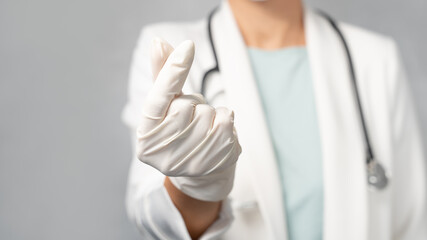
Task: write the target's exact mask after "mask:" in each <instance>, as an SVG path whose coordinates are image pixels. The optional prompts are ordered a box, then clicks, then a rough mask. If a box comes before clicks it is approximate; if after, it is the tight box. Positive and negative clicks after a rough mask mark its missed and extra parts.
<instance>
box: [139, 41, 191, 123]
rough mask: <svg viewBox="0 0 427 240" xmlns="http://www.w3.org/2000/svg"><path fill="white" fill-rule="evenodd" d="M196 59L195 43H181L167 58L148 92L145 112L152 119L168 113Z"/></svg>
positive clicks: (158, 118) (157, 118) (161, 117)
mask: <svg viewBox="0 0 427 240" xmlns="http://www.w3.org/2000/svg"><path fill="white" fill-rule="evenodd" d="M193 59H194V43H193V41H190V40H187V41H184V42H183V43H181V44H180V45H179V46H178V47H177V48H176V49H175V50H174V51H173V52H172V53H171V54H170V55H169V57H168V58H167V60H166V62H165V63H164V66H163V68H161V70H160V72H159V74H158V75H157V78H156V81H155V82H154V85H153V87H152V89H151V91H150V92H149V93H148V96H147V100H146V104H145V106H144V113H145V115H146V117H148V118H150V119H153V120H154V119H155V120H160V119H163V118H164V116H165V115H166V112H167V110H168V108H169V105H170V103H171V102H172V100H173V99H174V98H175V97H176V96H178V95H179V94H180V93H181V90H182V87H183V86H184V83H185V80H186V79H187V76H188V73H189V72H190V68H191V65H192V64H193Z"/></svg>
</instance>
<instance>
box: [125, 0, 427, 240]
mask: <svg viewBox="0 0 427 240" xmlns="http://www.w3.org/2000/svg"><path fill="white" fill-rule="evenodd" d="M339 26H340V28H341V30H342V31H343V33H344V35H345V37H346V38H347V41H348V44H349V46H350V49H351V53H352V56H353V60H354V64H355V68H356V69H355V70H356V74H357V77H358V84H359V91H360V97H361V102H362V105H363V110H364V113H365V117H366V122H367V128H368V130H369V134H370V137H371V141H372V145H373V149H374V152H375V155H376V157H377V159H378V160H379V161H380V162H381V163H382V164H383V166H384V167H385V169H386V171H387V172H388V174H389V177H390V182H389V186H388V187H387V189H385V190H384V191H380V192H372V191H369V190H368V185H367V180H366V165H365V158H366V153H365V149H364V140H363V134H362V133H363V132H362V128H361V123H360V117H359V113H358V110H357V107H356V102H355V96H354V93H353V88H352V85H351V80H350V76H349V69H348V64H347V58H346V55H345V52H344V49H343V45H342V43H341V42H340V40H339V38H338V36H337V34H336V32H334V30H333V29H332V27H331V26H330V24H329V23H328V22H327V21H326V20H325V19H324V18H323V17H321V16H320V15H318V14H317V13H316V12H314V11H313V10H310V9H309V8H308V7H306V9H305V30H306V42H307V49H308V55H309V60H310V64H311V71H312V78H313V84H314V93H315V100H316V108H317V114H318V125H319V128H320V137H321V146H322V148H321V149H322V160H323V176H324V179H323V183H324V221H323V224H324V226H323V229H324V230H323V234H324V235H323V239H326V240H343V239H346V240H351V239H354V240H364V239H372V240H386V239H410V240H425V239H427V222H426V176H425V157H424V153H423V149H422V144H421V137H420V130H419V126H418V122H417V119H416V116H415V111H414V107H413V102H412V98H411V96H410V90H409V86H408V82H407V80H406V79H405V76H404V72H403V70H402V67H401V63H400V57H399V54H398V51H397V49H396V45H395V44H394V42H393V41H392V40H391V39H390V38H388V37H385V36H380V35H378V34H375V33H372V32H369V31H366V30H363V29H360V28H358V27H355V26H351V25H348V24H344V23H339ZM212 33H213V39H214V43H215V46H216V49H217V54H218V61H219V67H220V69H221V73H220V74H216V75H214V76H212V77H211V78H210V80H209V81H208V83H207V84H208V85H207V94H206V98H207V99H208V101H209V103H210V104H212V105H214V106H220V105H222V106H226V107H229V108H230V109H233V110H234V112H235V125H236V129H237V133H238V136H239V141H240V143H241V146H242V149H243V152H242V154H241V156H240V158H239V160H238V165H237V169H236V178H235V184H234V188H233V191H232V193H231V194H230V197H229V199H227V200H226V201H224V204H223V207H222V210H221V214H220V217H219V219H218V220H217V221H216V222H215V223H214V224H213V225H212V226H211V227H210V228H209V229H208V230H207V231H206V233H205V234H204V235H203V237H202V238H203V239H217V238H221V239H286V238H287V233H286V219H285V210H284V207H283V198H282V193H281V183H280V178H279V173H278V168H277V163H276V159H275V155H274V152H273V147H272V142H271V139H270V136H269V132H268V128H267V123H266V121H265V117H264V113H263V109H262V104H261V101H260V98H259V94H258V91H257V87H256V82H255V81H254V77H253V73H252V71H251V66H250V62H249V60H248V56H247V52H246V47H245V44H244V41H243V39H242V36H241V35H240V32H239V29H238V27H237V24H236V22H235V20H234V17H233V14H232V12H231V10H230V7H229V5H228V3H227V2H226V1H224V2H223V3H222V5H221V7H220V9H219V11H218V12H217V13H216V15H215V16H214V18H213V29H212ZM207 34H208V32H207V20H206V19H203V20H201V21H197V22H190V23H162V24H154V25H150V26H146V27H145V28H144V29H143V31H142V34H141V37H140V40H139V42H138V45H137V48H136V50H135V52H134V58H133V64H132V69H131V77H130V88H129V102H128V103H127V105H126V107H125V110H124V114H123V117H124V121H125V122H126V123H127V124H128V125H129V126H130V129H131V132H132V139H133V141H135V139H136V138H135V131H136V127H137V125H138V121H139V119H140V116H141V107H142V105H143V104H142V103H143V101H144V98H145V96H146V94H147V92H148V91H149V90H150V87H151V85H152V77H151V70H150V62H149V61H150V58H149V46H150V42H151V39H152V38H153V37H155V36H159V37H161V38H163V39H165V40H167V41H169V42H170V43H171V44H172V45H174V46H177V45H178V44H179V43H180V42H181V41H183V40H185V39H191V40H193V41H194V42H195V45H196V56H195V60H194V64H193V67H192V69H191V71H190V75H189V78H188V80H187V83H186V85H185V87H184V92H186V93H191V92H200V87H201V79H202V77H203V74H204V73H205V72H206V71H207V70H208V69H210V68H211V67H213V66H214V59H213V55H212V49H211V47H210V45H209V41H208V35H207ZM160 160H161V159H159V161H160ZM319 171H321V170H320V169H319ZM163 180H164V176H163V175H162V174H161V173H159V172H158V171H157V170H155V169H153V168H151V167H150V166H148V165H145V164H143V163H141V162H140V161H139V160H137V158H136V157H134V159H133V163H132V167H131V170H130V175H129V183H128V194H127V209H128V214H129V216H130V217H131V219H132V220H133V221H134V222H135V223H136V225H137V226H138V228H139V229H140V231H141V233H142V234H143V236H144V239H150V238H154V239H189V238H190V237H189V235H188V233H187V231H186V228H185V225H184V222H183V220H182V218H181V216H180V214H179V212H178V211H177V209H176V208H175V207H174V205H173V203H172V202H171V200H170V198H169V196H168V194H167V192H166V190H165V189H164V187H163ZM230 200H231V201H230ZM307 231H310V229H307ZM153 236H155V237H153Z"/></svg>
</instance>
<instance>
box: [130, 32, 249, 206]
mask: <svg viewBox="0 0 427 240" xmlns="http://www.w3.org/2000/svg"><path fill="white" fill-rule="evenodd" d="M193 58H194V43H193V42H192V41H188V40H187V41H185V42H183V43H181V44H180V45H179V46H178V47H177V48H176V49H175V50H173V48H172V47H171V46H170V45H169V44H168V43H166V42H165V41H163V40H161V39H155V40H153V43H152V46H151V62H152V63H151V64H152V70H153V77H154V79H155V82H154V86H153V88H152V89H151V90H150V92H149V93H148V95H147V98H146V101H145V104H144V106H143V116H142V120H141V124H140V126H139V128H138V132H137V138H138V143H137V154H138V158H139V160H141V161H142V162H144V163H146V164H149V165H151V166H152V167H154V168H156V169H158V170H159V171H160V172H162V173H163V174H165V175H166V176H169V177H170V180H171V182H172V183H173V184H174V185H175V186H176V187H177V188H178V189H180V190H181V191H182V192H184V193H185V194H187V195H189V196H191V197H193V198H196V199H200V200H204V201H220V200H223V199H225V198H226V197H227V195H228V194H229V193H230V191H231V189H232V187H233V181H234V171H235V166H236V161H237V159H238V157H239V155H240V153H241V147H240V145H239V142H238V139H237V135H236V131H235V128H234V114H233V112H232V111H230V110H228V109H227V108H217V109H215V108H213V107H211V106H209V105H207V104H205V100H204V98H203V96H202V95H200V94H197V95H183V94H182V92H181V89H182V87H183V85H184V83H185V80H186V78H187V75H188V72H189V71H190V68H191V65H192V62H193Z"/></svg>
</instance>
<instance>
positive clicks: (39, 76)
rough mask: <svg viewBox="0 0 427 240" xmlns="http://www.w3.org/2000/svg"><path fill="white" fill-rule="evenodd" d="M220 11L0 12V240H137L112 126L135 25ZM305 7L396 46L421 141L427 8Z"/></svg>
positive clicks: (46, 7) (426, 126)
mask: <svg viewBox="0 0 427 240" xmlns="http://www.w3.org/2000/svg"><path fill="white" fill-rule="evenodd" d="M219 2H220V1H219V0H203V1H200V0H155V1H145V0H120V1H117V0H73V1H64V0H62V1H61V0H37V1H34V0H0V239H104V240H105V239H138V232H137V230H136V229H135V228H134V227H133V226H132V225H131V224H130V223H129V222H128V220H127V218H126V214H125V208H124V196H125V186H126V177H127V170H128V167H129V163H130V159H131V154H132V153H131V147H130V138H129V133H128V130H127V129H126V128H125V127H124V125H123V124H122V123H121V119H120V114H121V110H122V108H123V106H124V104H125V102H126V98H127V96H126V91H127V90H126V89H127V78H128V69H129V65H130V60H131V53H132V49H133V47H134V46H135V43H136V40H137V37H138V35H139V32H140V30H141V28H142V27H143V26H144V25H146V24H148V23H152V22H158V21H182V20H194V19H198V18H202V17H206V15H207V14H208V12H209V10H210V9H212V8H213V7H214V6H216V5H218V4H219ZM306 2H307V4H309V5H311V6H315V7H318V8H321V9H323V10H326V11H328V12H329V13H330V14H331V15H332V16H335V18H338V19H341V20H344V21H346V22H350V23H353V24H356V25H359V26H362V27H365V28H368V29H371V30H374V31H377V32H380V33H383V34H387V35H390V36H392V37H393V38H395V39H396V40H397V42H398V43H399V45H400V49H401V51H402V54H403V58H404V62H405V66H406V68H407V72H408V75H409V78H410V80H411V84H412V88H413V92H414V94H415V99H416V103H417V107H418V112H419V115H420V119H421V122H422V127H423V133H424V138H425V139H427V107H426V105H425V104H423V103H424V102H425V101H426V100H427V97H426V94H427V82H426V76H427V68H426V67H425V66H426V62H427V45H426V43H427V15H426V14H425V12H427V1H425V0H405V1H401V0H310V1H306Z"/></svg>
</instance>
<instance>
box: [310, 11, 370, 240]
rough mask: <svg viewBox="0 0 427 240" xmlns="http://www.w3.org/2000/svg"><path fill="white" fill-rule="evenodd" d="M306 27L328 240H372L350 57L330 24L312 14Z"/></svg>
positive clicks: (325, 235)
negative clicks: (318, 133) (369, 238)
mask: <svg viewBox="0 0 427 240" xmlns="http://www.w3.org/2000/svg"><path fill="white" fill-rule="evenodd" d="M305 27H306V29H305V30H306V40H307V48H308V53H309V58H310V64H311V71H312V78H313V85H314V92H315V99H316V108H317V115H318V120H319V123H318V124H319V128H320V136H321V143H322V157H323V158H322V160H323V175H324V239H337V240H338V239H367V231H368V229H367V220H368V218H367V194H368V193H367V183H366V170H365V152H364V145H363V144H364V142H363V138H362V137H363V135H362V130H361V123H360V116H359V112H358V110H357V108H356V102H355V95H354V92H353V87H352V85H351V79H350V76H349V68H348V62H347V57H346V55H345V52H344V48H343V44H342V42H341V41H340V39H339V38H338V35H337V33H336V32H335V31H334V30H333V28H332V27H331V25H330V24H329V22H327V21H326V20H325V19H324V18H323V17H321V16H320V15H318V14H317V13H315V12H314V11H312V10H310V9H307V10H306V12H305ZM350 47H351V46H350Z"/></svg>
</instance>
